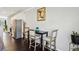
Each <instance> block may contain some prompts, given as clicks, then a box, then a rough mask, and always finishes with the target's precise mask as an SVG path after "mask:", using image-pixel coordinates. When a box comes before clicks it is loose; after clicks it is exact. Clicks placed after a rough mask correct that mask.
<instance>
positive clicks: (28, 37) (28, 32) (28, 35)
mask: <svg viewBox="0 0 79 59" xmlns="http://www.w3.org/2000/svg"><path fill="white" fill-rule="evenodd" d="M29 35H30V33H29V31H28V48H29Z"/></svg>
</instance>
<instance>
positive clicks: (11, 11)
mask: <svg viewBox="0 0 79 59" xmlns="http://www.w3.org/2000/svg"><path fill="white" fill-rule="evenodd" d="M26 9H29V7H0V16H11V15H15V14H16V13H19V12H22V11H24V10H26Z"/></svg>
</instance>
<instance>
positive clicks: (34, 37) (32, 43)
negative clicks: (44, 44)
mask: <svg viewBox="0 0 79 59" xmlns="http://www.w3.org/2000/svg"><path fill="white" fill-rule="evenodd" d="M38 45H40V35H38V34H36V33H35V30H30V35H29V48H31V47H33V48H34V51H36V47H37V46H38Z"/></svg>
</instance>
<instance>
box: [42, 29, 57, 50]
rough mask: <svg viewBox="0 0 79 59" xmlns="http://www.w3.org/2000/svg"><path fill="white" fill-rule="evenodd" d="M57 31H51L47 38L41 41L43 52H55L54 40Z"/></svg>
mask: <svg viewBox="0 0 79 59" xmlns="http://www.w3.org/2000/svg"><path fill="white" fill-rule="evenodd" d="M57 32H58V29H55V30H52V31H51V32H50V35H48V37H44V40H43V50H44V48H47V49H48V50H50V51H52V50H56V38H57Z"/></svg>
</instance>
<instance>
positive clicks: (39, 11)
mask: <svg viewBox="0 0 79 59" xmlns="http://www.w3.org/2000/svg"><path fill="white" fill-rule="evenodd" d="M45 17H46V8H45V7H42V8H39V9H37V21H45Z"/></svg>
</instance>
